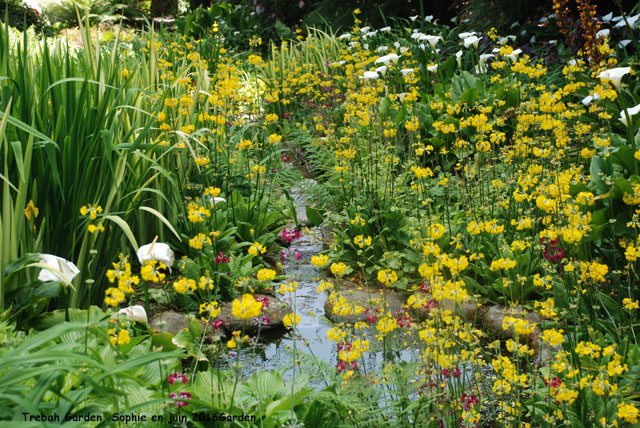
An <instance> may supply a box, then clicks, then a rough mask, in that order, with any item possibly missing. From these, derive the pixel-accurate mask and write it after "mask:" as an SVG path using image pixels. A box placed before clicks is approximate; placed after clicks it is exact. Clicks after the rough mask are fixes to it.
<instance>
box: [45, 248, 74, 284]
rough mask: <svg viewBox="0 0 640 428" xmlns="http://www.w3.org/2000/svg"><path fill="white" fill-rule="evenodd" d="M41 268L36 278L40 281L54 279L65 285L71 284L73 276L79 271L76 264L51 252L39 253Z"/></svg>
mask: <svg viewBox="0 0 640 428" xmlns="http://www.w3.org/2000/svg"><path fill="white" fill-rule="evenodd" d="M38 257H39V258H40V263H39V264H40V265H41V266H42V270H41V271H40V273H39V274H38V280H40V281H42V282H47V281H56V282H61V283H63V284H65V285H69V284H71V281H73V278H75V277H76V275H78V274H79V273H80V270H79V269H78V267H77V266H76V265H74V264H73V263H71V262H70V261H68V260H65V259H63V258H62V257H58V256H54V255H53V254H40V255H39V256H38Z"/></svg>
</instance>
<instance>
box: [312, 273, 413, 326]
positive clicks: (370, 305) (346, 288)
mask: <svg viewBox="0 0 640 428" xmlns="http://www.w3.org/2000/svg"><path fill="white" fill-rule="evenodd" d="M333 282H334V283H335V290H337V291H340V294H341V295H342V296H343V297H344V298H345V299H346V301H347V302H348V304H349V305H350V306H352V307H355V306H361V307H363V308H364V309H365V311H362V312H360V313H358V314H355V313H351V314H349V315H339V314H336V313H334V311H333V305H332V304H331V302H330V301H329V299H327V301H326V302H325V303H324V312H325V315H326V317H327V318H328V319H329V320H331V321H333V322H345V323H356V322H359V321H362V322H364V321H366V320H367V316H369V315H373V316H378V315H380V314H381V313H382V311H380V312H378V313H377V312H376V311H375V310H376V309H382V308H381V302H384V303H385V305H386V308H385V310H384V312H385V313H387V312H391V313H392V314H393V315H399V314H401V313H403V312H404V305H405V304H406V302H407V299H406V298H405V297H404V296H403V295H402V294H400V293H399V292H397V291H394V290H391V289H375V288H369V289H367V288H366V287H365V286H360V285H358V284H355V283H353V282H350V281H346V280H342V279H335V280H334V281H333ZM366 309H368V310H369V311H368V312H367V311H366Z"/></svg>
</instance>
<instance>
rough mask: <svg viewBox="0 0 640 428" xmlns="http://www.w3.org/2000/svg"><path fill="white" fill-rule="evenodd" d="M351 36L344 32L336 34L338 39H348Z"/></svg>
mask: <svg viewBox="0 0 640 428" xmlns="http://www.w3.org/2000/svg"><path fill="white" fill-rule="evenodd" d="M350 38H351V34H349V33H344V34H342V35H340V36H338V40H344V39H350Z"/></svg>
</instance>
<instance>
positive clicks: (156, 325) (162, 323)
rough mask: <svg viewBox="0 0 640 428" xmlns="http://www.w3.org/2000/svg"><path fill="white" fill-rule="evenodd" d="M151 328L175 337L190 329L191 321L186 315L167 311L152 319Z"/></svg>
mask: <svg viewBox="0 0 640 428" xmlns="http://www.w3.org/2000/svg"><path fill="white" fill-rule="evenodd" d="M151 328H153V329H155V330H157V331H159V332H167V333H170V334H172V335H173V336H175V335H176V334H178V332H179V331H180V330H183V329H185V328H189V320H188V319H187V317H186V315H184V314H180V313H178V312H174V311H166V312H163V313H161V314H159V315H156V316H154V317H153V318H152V319H151Z"/></svg>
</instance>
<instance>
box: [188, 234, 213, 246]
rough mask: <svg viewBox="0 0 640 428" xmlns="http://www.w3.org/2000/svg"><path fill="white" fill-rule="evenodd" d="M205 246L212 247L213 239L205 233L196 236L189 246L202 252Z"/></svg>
mask: <svg viewBox="0 0 640 428" xmlns="http://www.w3.org/2000/svg"><path fill="white" fill-rule="evenodd" d="M204 244H209V245H211V238H209V237H208V236H207V235H205V234H204V233H198V234H197V235H196V236H194V237H193V238H191V239H189V246H190V247H191V248H195V249H196V250H201V249H202V248H203V247H204Z"/></svg>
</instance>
